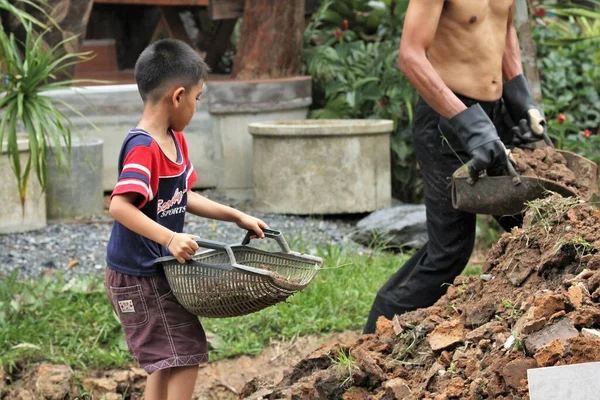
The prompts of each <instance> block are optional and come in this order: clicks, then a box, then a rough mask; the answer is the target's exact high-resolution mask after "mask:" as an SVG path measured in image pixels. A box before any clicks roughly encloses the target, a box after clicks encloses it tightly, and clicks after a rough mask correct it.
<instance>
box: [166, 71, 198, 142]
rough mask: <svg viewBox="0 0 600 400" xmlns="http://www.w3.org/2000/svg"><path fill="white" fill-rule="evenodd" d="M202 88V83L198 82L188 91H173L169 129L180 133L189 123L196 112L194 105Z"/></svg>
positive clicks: (180, 89) (181, 89)
mask: <svg viewBox="0 0 600 400" xmlns="http://www.w3.org/2000/svg"><path fill="white" fill-rule="evenodd" d="M203 86H204V81H200V82H198V84H196V85H195V86H192V87H191V88H190V90H185V88H183V87H179V88H177V89H175V91H174V92H173V96H172V104H173V109H172V111H173V112H172V113H171V121H170V127H171V129H173V130H174V131H176V132H180V131H183V129H184V128H185V127H186V126H187V125H188V124H189V123H190V121H191V120H192V117H193V116H194V113H195V112H196V104H197V102H198V100H200V96H201V95H202V87H203Z"/></svg>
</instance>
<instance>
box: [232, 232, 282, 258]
mask: <svg viewBox="0 0 600 400" xmlns="http://www.w3.org/2000/svg"><path fill="white" fill-rule="evenodd" d="M262 231H263V233H264V234H265V237H268V238H269V239H274V240H275V241H276V242H277V244H278V245H279V247H281V251H283V252H284V253H291V252H292V250H290V246H288V244H287V242H286V240H285V238H284V237H283V234H282V233H281V232H280V231H276V230H273V229H263V230H262ZM253 235H256V233H254V231H248V232H247V233H246V237H244V240H242V245H244V246H245V245H247V244H248V243H250V240H251V239H252V236H253Z"/></svg>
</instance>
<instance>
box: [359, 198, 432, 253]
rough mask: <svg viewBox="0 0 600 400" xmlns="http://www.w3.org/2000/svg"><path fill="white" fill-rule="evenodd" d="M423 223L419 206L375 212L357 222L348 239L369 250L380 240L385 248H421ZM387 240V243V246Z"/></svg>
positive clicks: (423, 211)
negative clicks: (356, 230) (384, 244)
mask: <svg viewBox="0 0 600 400" xmlns="http://www.w3.org/2000/svg"><path fill="white" fill-rule="evenodd" d="M426 222H427V219H426V216H425V206H424V205H422V204H400V205H397V206H393V207H390V208H386V209H383V210H378V211H375V212H374V213H372V214H370V215H369V216H367V217H365V218H363V219H362V220H360V221H359V222H358V224H357V225H356V227H357V228H358V232H357V233H355V234H354V235H353V236H352V239H353V240H354V241H356V242H358V243H360V244H363V245H365V246H369V245H372V244H373V240H374V239H377V238H383V240H386V243H387V245H388V246H394V247H411V248H415V249H418V248H421V247H422V246H423V245H424V244H425V243H426V242H427V225H426ZM388 240H389V242H387V241H388Z"/></svg>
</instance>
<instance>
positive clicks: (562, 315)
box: [548, 310, 567, 322]
mask: <svg viewBox="0 0 600 400" xmlns="http://www.w3.org/2000/svg"><path fill="white" fill-rule="evenodd" d="M565 315H567V312H566V311H565V310H562V311H559V312H557V313H555V314H552V315H551V316H550V318H549V319H548V320H549V321H550V322H552V321H556V320H557V319H559V318H561V317H564V316H565Z"/></svg>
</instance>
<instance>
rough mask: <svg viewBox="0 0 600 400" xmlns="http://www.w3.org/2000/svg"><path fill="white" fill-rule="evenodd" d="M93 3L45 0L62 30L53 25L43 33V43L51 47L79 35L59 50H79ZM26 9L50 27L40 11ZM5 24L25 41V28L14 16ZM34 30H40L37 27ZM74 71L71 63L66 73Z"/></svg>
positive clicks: (71, 0)
mask: <svg viewBox="0 0 600 400" xmlns="http://www.w3.org/2000/svg"><path fill="white" fill-rule="evenodd" d="M93 4H94V1H93V0H49V1H48V2H47V5H48V10H50V11H49V12H48V13H49V14H50V17H51V18H52V19H53V20H54V22H55V23H56V24H57V25H58V26H60V28H61V30H62V31H61V30H58V29H56V28H55V27H53V28H52V29H51V30H50V31H49V32H48V33H46V34H45V36H44V44H45V45H46V46H48V48H52V47H54V46H56V45H57V44H58V43H60V42H61V41H63V40H64V39H67V38H70V37H72V36H74V35H79V36H78V38H77V39H76V40H72V41H69V42H67V43H65V44H64V45H63V46H61V47H62V49H61V50H62V51H64V52H65V53H74V52H77V51H79V48H80V47H81V43H82V42H83V39H84V36H85V31H86V27H87V23H88V20H89V18H90V14H91V12H92V6H93ZM26 10H27V11H28V12H29V13H30V14H31V15H33V16H34V17H35V18H37V19H39V20H40V21H42V22H43V23H45V24H47V25H48V26H50V27H52V25H51V23H50V22H49V21H48V18H46V17H45V16H44V15H43V14H42V13H41V12H39V11H37V10H35V9H33V8H31V7H26ZM5 25H8V28H9V31H11V32H14V34H15V36H16V37H17V39H19V40H20V41H22V42H24V41H25V29H24V28H23V26H22V25H21V23H20V22H19V21H18V20H17V19H16V18H14V17H11V18H9V20H8V24H5ZM36 30H37V31H40V29H39V28H38V29H36ZM74 71H75V66H74V65H73V66H71V67H70V68H68V71H67V73H68V74H71V75H72V74H73V72H74ZM60 78H64V77H59V79H60Z"/></svg>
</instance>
